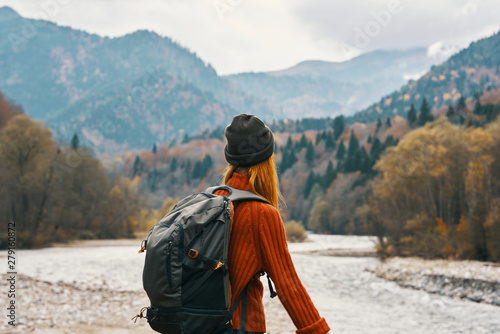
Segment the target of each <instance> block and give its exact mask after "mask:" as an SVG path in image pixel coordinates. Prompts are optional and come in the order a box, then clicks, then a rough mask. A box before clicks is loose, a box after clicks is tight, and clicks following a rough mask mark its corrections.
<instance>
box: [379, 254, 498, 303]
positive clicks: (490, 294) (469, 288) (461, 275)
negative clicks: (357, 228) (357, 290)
mask: <svg viewBox="0 0 500 334" xmlns="http://www.w3.org/2000/svg"><path fill="white" fill-rule="evenodd" d="M373 273H374V274H375V275H377V276H378V277H381V278H384V279H386V280H389V281H394V282H396V283H397V284H398V285H399V286H401V287H405V288H412V289H417V290H423V291H426V292H429V293H433V294H439V295H445V296H448V297H452V298H460V299H467V300H471V301H474V302H480V303H487V304H493V305H496V306H500V264H498V263H489V262H479V261H449V260H425V259H419V258H399V257H396V258H390V259H387V260H385V261H383V262H382V263H381V264H380V265H379V266H378V267H377V268H376V269H375V270H374V271H373Z"/></svg>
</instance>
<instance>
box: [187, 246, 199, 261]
mask: <svg viewBox="0 0 500 334" xmlns="http://www.w3.org/2000/svg"><path fill="white" fill-rule="evenodd" d="M188 256H189V257H190V258H192V259H196V258H197V257H198V251H197V250H195V249H192V248H191V249H190V250H189V251H188Z"/></svg>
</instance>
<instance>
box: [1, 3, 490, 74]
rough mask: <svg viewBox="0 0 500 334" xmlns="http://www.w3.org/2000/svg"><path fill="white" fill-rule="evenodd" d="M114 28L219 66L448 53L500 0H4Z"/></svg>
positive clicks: (29, 13) (87, 25) (40, 14)
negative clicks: (144, 34)
mask: <svg viewBox="0 0 500 334" xmlns="http://www.w3.org/2000/svg"><path fill="white" fill-rule="evenodd" d="M4 5H7V6H10V7H12V8H13V9H15V10H16V11H17V12H18V13H19V14H21V15H22V16H26V17H31V18H45V19H48V20H50V21H53V22H56V23H58V24H60V25H66V26H71V27H73V28H78V29H82V30H85V31H88V32H92V33H97V34H99V35H106V36H113V37H114V36H121V35H124V34H127V33H130V32H132V31H135V30H137V29H149V30H154V31H156V32H157V33H159V34H160V35H163V36H169V37H171V38H172V39H174V40H175V41H177V42H179V43H180V44H181V45H183V46H185V47H187V48H188V49H190V50H191V51H194V52H196V54H198V55H199V56H200V58H202V59H203V60H204V61H205V62H208V63H210V64H211V65H212V66H213V67H214V68H215V69H216V70H217V72H218V73H219V74H230V73H238V72H248V71H271V70H278V69H283V68H287V67H289V66H292V65H295V64H297V63H298V62H300V61H303V60H311V59H314V60H318V59H319V60H328V61H342V60H347V59H349V58H352V57H353V56H356V55H358V54H360V53H364V52H367V51H370V50H374V49H406V48H411V47H422V46H423V47H428V48H429V53H430V54H431V55H435V54H442V53H445V54H447V53H450V52H453V51H455V50H456V49H457V47H460V48H461V47H465V46H467V45H468V44H469V43H470V42H472V41H474V40H477V39H479V38H481V37H487V36H490V35H491V34H492V33H494V32H497V31H499V30H500V18H499V14H500V0H364V1H361V0H142V1H139V0H0V6H4Z"/></svg>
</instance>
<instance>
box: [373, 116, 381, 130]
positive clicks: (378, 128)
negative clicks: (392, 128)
mask: <svg viewBox="0 0 500 334" xmlns="http://www.w3.org/2000/svg"><path fill="white" fill-rule="evenodd" d="M381 127H382V121H381V120H380V117H379V118H377V128H376V129H375V133H378V130H380V128H381Z"/></svg>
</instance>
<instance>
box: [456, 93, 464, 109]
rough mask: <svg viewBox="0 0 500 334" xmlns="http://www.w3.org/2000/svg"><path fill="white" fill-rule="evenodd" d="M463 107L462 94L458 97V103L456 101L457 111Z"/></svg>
mask: <svg viewBox="0 0 500 334" xmlns="http://www.w3.org/2000/svg"><path fill="white" fill-rule="evenodd" d="M465 107H466V105H465V98H464V97H463V96H460V99H458V103H457V111H458V112H460V111H462V110H464V109H465Z"/></svg>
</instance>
